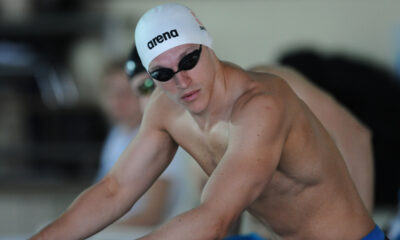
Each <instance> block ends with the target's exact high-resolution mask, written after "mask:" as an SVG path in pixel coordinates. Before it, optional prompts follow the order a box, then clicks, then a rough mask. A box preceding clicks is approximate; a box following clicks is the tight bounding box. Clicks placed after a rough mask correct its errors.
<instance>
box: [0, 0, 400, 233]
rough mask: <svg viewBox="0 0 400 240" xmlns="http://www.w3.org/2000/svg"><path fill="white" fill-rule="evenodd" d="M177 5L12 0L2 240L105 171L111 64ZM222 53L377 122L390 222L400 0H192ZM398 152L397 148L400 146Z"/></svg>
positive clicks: (144, 0)
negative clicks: (279, 72) (298, 77)
mask: <svg viewBox="0 0 400 240" xmlns="http://www.w3.org/2000/svg"><path fill="white" fill-rule="evenodd" d="M164 2H166V1H155V0H99V1H90V0H0V239H24V238H26V237H27V236H29V235H30V234H32V233H33V232H34V231H36V230H37V229H38V227H39V226H40V225H43V224H44V223H45V222H47V221H49V220H51V219H54V218H55V217H56V216H58V215H59V214H60V213H62V211H63V210H64V209H65V208H66V207H67V206H68V205H69V204H70V203H71V201H72V200H73V199H74V198H75V197H76V195H77V194H78V193H80V192H81V191H82V190H83V189H85V188H86V187H88V186H89V185H90V184H91V183H92V180H93V178H94V176H95V174H96V171H97V168H98V165H99V156H100V151H101V147H102V145H103V141H104V139H105V136H106V133H107V130H108V128H109V124H108V121H107V119H106V117H105V116H104V114H103V112H102V111H101V107H100V106H99V105H100V104H99V102H100V97H101V96H100V95H101V94H100V93H101V91H100V81H99V79H100V77H101V75H102V74H103V72H102V71H103V69H104V66H105V65H106V64H107V63H108V62H110V61H113V60H116V59H121V58H123V59H125V58H127V57H128V55H129V52H130V50H131V47H132V44H133V41H134V35H133V34H134V29H135V25H136V22H137V20H138V19H139V18H140V16H141V15H142V14H143V13H144V12H145V11H146V10H148V9H150V8H151V7H153V6H155V5H158V4H160V3H164ZM175 2H180V3H183V4H186V5H187V6H188V7H190V8H192V9H193V11H194V12H195V13H196V14H197V16H198V17H199V19H200V20H201V21H202V22H203V24H204V25H205V26H206V28H207V30H208V31H209V32H210V34H211V36H213V38H214V43H213V46H214V50H215V52H216V54H217V56H219V57H220V58H221V59H222V60H226V61H231V62H234V63H236V64H238V65H240V66H241V67H243V68H249V67H251V66H254V65H260V64H282V63H283V64H287V65H291V66H293V67H295V68H297V69H298V70H299V71H301V72H303V73H304V74H305V75H306V76H308V77H309V78H310V79H311V80H312V81H313V82H315V83H316V84H317V85H319V86H320V87H321V88H324V89H326V90H327V91H329V92H331V93H332V94H333V95H334V96H335V97H336V98H337V100H338V101H339V102H342V103H343V104H344V105H345V106H346V107H348V108H349V109H350V110H351V111H353V112H354V113H355V114H356V116H358V117H359V119H360V120H361V121H362V122H364V123H365V124H366V125H367V126H368V127H370V128H371V130H372V131H373V134H374V139H373V141H374V151H375V175H376V182H375V206H376V210H375V212H374V218H376V219H378V220H377V221H379V222H380V223H381V224H382V225H383V226H386V225H387V224H389V222H390V219H391V218H392V217H393V215H394V213H395V211H396V207H397V191H398V189H399V186H400V177H399V171H400V169H399V168H398V167H396V166H398V165H397V162H398V160H399V157H398V153H397V151H396V150H397V148H398V147H399V140H398V136H399V134H400V131H399V126H398V125H399V123H400V106H399V105H400V95H399V86H400V80H399V76H400V14H399V9H400V1H397V0H381V1H373V0H336V1H321V0H302V1H294V0H265V1H262V0H247V1H240V0H217V1H212V0H187V1H175ZM395 151H396V152H395Z"/></svg>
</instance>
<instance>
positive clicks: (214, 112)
mask: <svg viewBox="0 0 400 240" xmlns="http://www.w3.org/2000/svg"><path fill="white" fill-rule="evenodd" d="M231 72H232V68H231V67H230V66H227V65H226V64H224V63H221V64H220V67H218V68H217V71H216V75H215V79H214V86H213V88H212V89H211V90H210V91H211V93H210V94H211V97H210V101H209V103H208V106H207V108H206V109H205V110H204V111H203V112H201V113H199V114H193V113H191V115H192V117H193V118H194V120H195V121H196V122H197V124H198V125H199V127H200V129H202V130H204V131H209V130H211V129H212V127H213V126H214V125H216V124H217V123H218V122H220V121H228V120H229V117H230V113H231V109H232V106H233V103H234V101H235V100H236V98H237V96H236V95H237V94H235V93H236V91H235V90H234V84H235V83H234V82H232V80H233V79H232V78H231ZM232 85H233V86H232Z"/></svg>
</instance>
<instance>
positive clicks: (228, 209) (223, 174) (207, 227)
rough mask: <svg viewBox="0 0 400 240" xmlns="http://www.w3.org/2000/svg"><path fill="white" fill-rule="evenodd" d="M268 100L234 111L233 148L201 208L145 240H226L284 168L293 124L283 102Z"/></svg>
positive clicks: (255, 100)
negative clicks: (283, 154)
mask: <svg viewBox="0 0 400 240" xmlns="http://www.w3.org/2000/svg"><path fill="white" fill-rule="evenodd" d="M265 98H267V99H265ZM269 98H270V97H265V96H255V97H254V98H253V99H247V100H244V101H243V104H238V105H237V107H235V110H234V112H233V114H232V123H231V126H230V139H229V144H228V148H227V150H226V153H225V154H224V156H223V158H222V159H221V160H220V162H219V163H218V165H217V167H216V168H215V170H214V171H213V173H212V174H211V176H210V178H209V180H208V182H207V184H206V186H205V189H204V191H203V196H202V203H201V204H200V206H199V207H197V208H195V209H193V210H191V211H188V212H186V213H184V214H181V215H179V216H177V217H175V218H174V219H172V220H171V221H170V222H169V223H167V224H165V225H163V226H162V227H161V228H160V229H159V230H157V231H155V232H153V233H151V234H149V235H147V236H145V237H143V238H141V239H142V240H152V239H163V240H170V239H171V240H172V239H191V240H194V239H199V240H209V239H210V240H211V239H212V240H214V239H222V238H223V237H225V235H226V233H227V232H228V230H229V228H230V226H231V225H232V224H233V223H234V222H235V220H236V219H237V218H238V217H239V216H240V214H241V213H242V212H243V211H244V210H245V209H246V208H247V207H249V205H250V204H251V203H253V202H254V201H255V200H256V199H257V197H258V196H259V195H260V194H261V193H262V191H263V190H264V188H265V186H266V184H268V182H269V180H270V178H271V177H272V174H273V172H274V171H275V169H276V167H277V165H278V163H279V159H280V155H281V151H282V148H283V145H284V141H285V139H286V137H287V132H288V123H287V122H288V121H286V119H284V117H283V116H285V113H284V110H283V109H284V107H282V106H281V105H282V103H281V102H280V101H279V100H276V99H269ZM271 98H272V97H271ZM255 112H257V114H254V113H255ZM260 119H263V120H262V121H260Z"/></svg>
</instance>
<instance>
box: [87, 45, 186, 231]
mask: <svg viewBox="0 0 400 240" xmlns="http://www.w3.org/2000/svg"><path fill="white" fill-rule="evenodd" d="M135 54H136V55H135ZM136 56H137V53H135V52H134V51H133V53H132V57H131V58H130V59H129V61H128V62H127V63H125V61H116V62H114V63H112V64H110V66H109V67H108V68H107V69H106V71H105V74H104V78H103V86H102V89H103V94H102V98H103V101H102V106H103V109H104V111H105V113H106V115H107V117H108V118H109V120H110V122H111V124H112V125H111V128H110V131H109V133H108V136H107V138H106V140H105V143H104V146H103V149H102V155H101V159H100V166H99V170H98V172H97V176H96V179H95V181H96V182H98V181H100V180H101V179H102V178H103V177H104V176H105V175H106V174H107V172H108V171H109V170H110V169H111V168H112V167H113V165H114V164H115V162H116V161H117V160H118V158H119V156H120V155H121V154H122V152H123V151H124V150H125V148H126V147H127V146H128V145H129V143H130V142H131V141H132V139H133V138H134V137H135V136H136V134H137V132H138V129H139V126H140V122H141V119H142V112H143V110H144V107H145V105H146V102H147V100H148V98H149V96H150V94H151V92H152V90H153V89H154V85H153V84H152V81H151V80H150V79H149V76H148V75H147V73H146V72H145V71H144V68H143V67H141V63H140V60H139V61H138V57H136ZM132 64H135V65H136V67H135V68H134V69H132V68H129V67H132ZM125 69H126V70H127V71H125ZM132 70H133V71H132ZM127 73H128V77H129V80H130V81H131V82H132V84H133V85H134V87H133V89H132V88H131V85H130V81H128V77H127ZM149 81H150V82H149ZM176 158H178V157H176ZM181 167H182V163H181V160H179V159H176V161H173V163H172V164H171V165H170V166H169V167H168V168H167V170H166V171H165V172H164V173H163V174H162V176H161V177H160V178H159V179H158V180H157V181H155V183H154V184H153V185H152V187H151V188H150V189H149V191H148V192H147V193H146V194H145V195H144V196H143V198H141V199H140V200H139V201H138V202H137V203H136V204H135V206H134V207H133V208H132V209H131V210H130V211H129V212H128V213H127V214H126V215H125V216H124V217H122V218H121V219H120V221H118V222H117V225H118V226H144V227H151V226H155V225H158V224H160V223H161V222H163V221H164V220H166V218H168V217H170V216H171V215H175V214H176V213H177V212H176V211H179V210H178V209H177V208H179V206H176V204H177V203H181V202H179V201H177V200H178V198H179V197H180V196H181V195H182V191H183V189H182V188H183V186H182V172H183V171H182V170H181V169H180V168H181Z"/></svg>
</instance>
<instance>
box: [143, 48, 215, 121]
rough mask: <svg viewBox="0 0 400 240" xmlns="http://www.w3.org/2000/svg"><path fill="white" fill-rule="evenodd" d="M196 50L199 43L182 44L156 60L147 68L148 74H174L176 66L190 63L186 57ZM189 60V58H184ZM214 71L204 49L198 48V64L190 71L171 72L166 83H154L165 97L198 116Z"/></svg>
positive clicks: (176, 69)
mask: <svg viewBox="0 0 400 240" xmlns="http://www.w3.org/2000/svg"><path fill="white" fill-rule="evenodd" d="M199 49H200V45H199V44H185V45H181V46H177V47H175V48H172V49H170V50H168V51H166V52H164V53H162V54H161V55H160V56H158V57H156V58H155V59H154V60H153V61H152V62H151V63H150V66H149V72H150V73H153V72H155V71H157V70H160V69H164V68H166V69H171V70H172V71H173V72H176V71H178V66H179V65H181V66H182V65H183V64H185V61H186V60H188V61H189V62H190V60H191V59H190V57H191V56H193V54H195V53H196V51H198V50H199ZM188 57H189V59H188ZM214 74H215V69H214V67H213V66H212V64H211V61H210V58H209V52H208V48H207V47H205V46H202V50H201V52H200V55H199V59H198V62H197V63H196V65H195V66H194V67H193V68H192V69H190V70H182V71H180V72H178V73H175V74H174V75H173V76H172V78H171V79H169V80H167V81H159V80H155V82H156V85H157V86H159V87H160V88H161V89H162V90H163V91H164V92H165V93H166V94H167V96H168V97H169V98H171V99H172V100H173V101H175V102H177V103H179V104H181V105H182V106H183V107H185V108H186V109H188V110H189V111H191V112H193V113H201V112H202V111H203V110H204V109H205V108H206V107H207V105H208V101H209V98H210V95H211V94H210V91H212V88H211V87H212V83H213V81H214Z"/></svg>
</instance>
